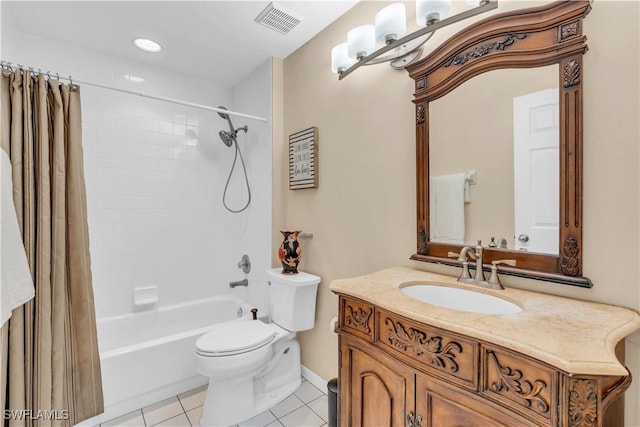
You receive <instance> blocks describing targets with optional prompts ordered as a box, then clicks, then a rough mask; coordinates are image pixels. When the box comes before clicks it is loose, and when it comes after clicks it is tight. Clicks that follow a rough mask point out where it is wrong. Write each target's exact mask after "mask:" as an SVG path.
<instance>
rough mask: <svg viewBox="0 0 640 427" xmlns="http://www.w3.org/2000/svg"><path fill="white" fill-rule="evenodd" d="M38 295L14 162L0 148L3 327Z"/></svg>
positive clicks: (0, 315)
mask: <svg viewBox="0 0 640 427" xmlns="http://www.w3.org/2000/svg"><path fill="white" fill-rule="evenodd" d="M34 295H35V289H34V287H33V279H32V278H31V272H30V271H29V264H28V263H27V255H26V254H25V251H24V243H23V242H22V236H21V235H20V229H19V228H18V218H17V217H16V208H15V205H14V204H13V183H12V181H11V161H10V160H9V156H8V155H7V153H6V152H5V151H4V150H2V149H0V327H1V326H3V325H4V323H5V322H6V321H7V320H9V318H10V317H11V311H12V310H13V309H14V308H16V307H19V306H21V305H22V304H24V303H25V302H27V301H29V300H30V299H31V298H33V297H34Z"/></svg>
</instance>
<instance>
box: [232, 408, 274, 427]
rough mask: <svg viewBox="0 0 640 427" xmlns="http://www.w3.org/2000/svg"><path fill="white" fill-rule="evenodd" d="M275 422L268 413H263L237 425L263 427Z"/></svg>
mask: <svg viewBox="0 0 640 427" xmlns="http://www.w3.org/2000/svg"><path fill="white" fill-rule="evenodd" d="M275 420H276V417H274V416H273V414H272V413H271V412H269V411H265V412H263V413H261V414H258V415H256V416H255V417H253V418H251V419H250V420H247V421H245V422H243V423H240V424H238V426H239V427H264V426H266V425H267V424H269V423H271V422H273V421H275Z"/></svg>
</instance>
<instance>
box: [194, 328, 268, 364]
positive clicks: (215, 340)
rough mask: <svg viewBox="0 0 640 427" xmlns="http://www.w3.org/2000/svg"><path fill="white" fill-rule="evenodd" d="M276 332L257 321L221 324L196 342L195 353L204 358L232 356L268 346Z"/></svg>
mask: <svg viewBox="0 0 640 427" xmlns="http://www.w3.org/2000/svg"><path fill="white" fill-rule="evenodd" d="M276 334H277V333H276V331H275V330H274V328H272V327H270V326H269V325H267V324H265V323H262V322H261V321H259V320H249V321H240V322H232V323H222V324H220V325H216V326H214V327H213V328H212V329H211V330H210V331H209V332H207V333H206V334H204V335H203V336H201V337H200V338H198V340H197V341H196V353H197V354H199V355H201V356H206V357H221V356H233V355H236V354H242V353H247V352H250V351H252V350H255V349H258V348H260V347H263V346H265V345H267V344H269V343H270V342H271V341H273V340H274V338H275V337H276Z"/></svg>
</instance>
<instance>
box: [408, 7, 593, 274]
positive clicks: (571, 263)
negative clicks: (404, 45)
mask: <svg viewBox="0 0 640 427" xmlns="http://www.w3.org/2000/svg"><path fill="white" fill-rule="evenodd" d="M589 10H590V6H589V2H588V1H560V2H555V3H550V4H548V5H544V6H540V7H535V8H527V9H519V10H515V11H510V12H506V13H502V14H499V15H494V16H492V17H489V18H487V19H485V20H483V21H480V22H478V23H475V24H473V25H472V26H470V27H468V28H466V29H464V30H463V31H461V32H459V33H458V34H456V35H454V36H453V37H451V38H450V39H449V40H447V41H446V42H444V43H443V44H442V45H441V46H439V47H438V48H436V49H435V50H434V51H433V52H432V53H431V54H429V55H428V56H427V57H426V58H424V59H423V60H421V61H419V62H417V63H414V64H412V65H409V66H408V67H407V70H408V71H409V75H410V77H411V78H412V79H413V80H414V81H415V94H414V100H413V102H414V103H415V104H416V194H417V224H416V225H417V227H416V232H417V233H416V235H417V253H416V254H414V255H413V256H412V257H411V259H414V260H419V261H425V262H434V263H441V264H449V265H459V264H460V262H459V261H457V259H455V258H450V257H449V256H448V254H449V253H450V252H454V253H459V252H460V250H461V249H462V247H463V246H465V245H469V244H475V243H476V241H477V240H479V239H481V240H482V241H483V246H484V247H485V248H486V249H485V251H484V257H483V258H484V262H485V265H484V268H485V269H487V270H488V268H489V266H490V264H491V262H492V261H496V260H503V259H512V260H515V261H516V266H515V267H502V266H501V267H500V271H501V273H502V274H511V275H516V276H521V277H528V278H533V279H540V280H546V281H553V282H557V283H564V284H570V285H576V286H583V287H590V286H592V284H591V282H590V281H589V279H588V278H586V277H582V275H581V272H582V97H583V93H582V82H583V76H582V56H583V55H584V53H585V52H586V51H587V45H586V37H585V36H584V35H582V19H583V18H584V17H585V16H586V15H587V14H588V13H589ZM556 108H557V113H556ZM523 117H524V118H523ZM534 128H535V129H534ZM514 129H516V130H518V129H525V132H520V131H514ZM527 129H528V132H527V131H526V130H527ZM532 129H533V130H535V131H534V132H532ZM542 133H545V138H544V139H546V140H547V141H548V142H546V143H545V144H546V145H544V144H543V145H539V144H538V142H531V141H528V142H526V140H527V139H528V138H529V139H530V138H531V135H534V134H542ZM527 134H528V136H527ZM522 135H525V136H522ZM554 135H557V136H554ZM523 138H524V140H525V142H526V143H522V139H523ZM549 141H550V142H549ZM555 141H557V146H556V145H554V144H555ZM523 146H524V147H527V148H525V149H524V150H523V149H522V147H523ZM514 147H515V148H514ZM523 151H524V152H525V155H524V157H523V154H522V152H523ZM523 159H524V160H523ZM523 177H524V178H523ZM523 179H524V181H523ZM527 180H528V182H526V181H527ZM473 181H475V184H474V183H473ZM467 182H468V183H469V185H468V188H467V189H466V191H465V183H467ZM521 187H522V188H525V190H520V189H519V188H521ZM515 188H518V190H516V189H515ZM452 189H454V191H452ZM465 192H466V193H467V194H466V199H468V201H470V203H466V204H464V206H463V208H460V201H461V198H462V200H464V199H465ZM523 194H524V195H525V197H522V195H523ZM452 195H453V196H452ZM523 203H524V208H522V207H520V206H523ZM454 206H455V208H454ZM439 214H440V216H438V215H439ZM523 223H524V224H525V225H526V227H528V228H524V226H523V225H522V224H523ZM534 228H537V229H538V230H533V229H534ZM541 230H542V231H546V233H547V237H546V243H544V244H542V245H538V242H539V241H541V240H545V239H541V238H539V236H538V235H535V236H534V232H537V231H541ZM491 237H494V238H495V246H493V245H490V246H489V245H488V243H489V242H490V238H491ZM500 238H505V240H506V245H505V246H506V247H500V246H501V245H500V242H499V240H500Z"/></svg>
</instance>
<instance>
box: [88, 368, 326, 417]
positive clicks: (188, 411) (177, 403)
mask: <svg viewBox="0 0 640 427" xmlns="http://www.w3.org/2000/svg"><path fill="white" fill-rule="evenodd" d="M206 390H207V389H206V386H203V387H199V388H197V389H195V390H191V391H188V392H186V393H183V394H180V395H178V396H175V397H172V398H170V399H167V400H163V401H162V402H158V403H155V404H153V405H150V406H147V407H146V408H142V409H138V410H137V411H134V412H131V413H129V414H127V415H123V416H122V417H120V418H116V419H114V420H111V421H107V422H105V423H102V424H100V426H101V427H196V426H200V423H199V421H200V417H201V416H202V404H203V403H204V396H205V393H206ZM327 413H328V401H327V395H326V394H325V393H324V391H321V390H318V389H317V388H316V387H314V386H313V384H311V383H310V382H308V381H307V380H305V379H304V378H303V379H302V385H301V386H300V388H299V389H298V390H297V391H296V392H295V394H293V395H291V396H289V397H288V398H286V399H285V400H283V401H282V402H280V403H279V404H278V405H276V406H274V407H273V408H272V409H271V410H270V411H266V412H263V413H262V414H259V415H257V416H255V417H253V418H252V419H250V420H248V421H245V422H243V423H241V424H239V425H238V426H237V427H245V426H252V427H253V426H255V427H265V426H269V427H271V426H278V427H281V426H284V427H326V425H327V419H328V418H327Z"/></svg>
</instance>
